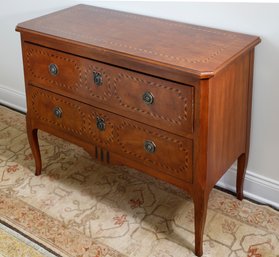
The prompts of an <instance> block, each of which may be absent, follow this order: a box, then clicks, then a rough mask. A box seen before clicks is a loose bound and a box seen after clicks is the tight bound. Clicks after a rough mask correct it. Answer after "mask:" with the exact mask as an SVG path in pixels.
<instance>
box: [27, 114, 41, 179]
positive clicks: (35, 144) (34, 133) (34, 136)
mask: <svg viewBox="0 0 279 257" xmlns="http://www.w3.org/2000/svg"><path fill="white" fill-rule="evenodd" d="M26 129H27V136H28V141H29V145H30V148H31V151H32V154H33V156H34V159H35V165H36V171H35V175H36V176H39V175H41V172H42V160H41V154H40V148H39V141H38V129H35V128H32V126H31V122H30V120H29V119H28V117H26Z"/></svg>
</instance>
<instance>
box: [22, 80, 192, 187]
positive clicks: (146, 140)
mask: <svg viewBox="0 0 279 257" xmlns="http://www.w3.org/2000/svg"><path fill="white" fill-rule="evenodd" d="M27 95H28V115H29V117H31V119H33V120H34V121H35V122H36V121H39V123H40V124H41V125H45V126H48V127H51V128H52V129H55V130H57V131H59V132H65V133H67V134H70V135H72V136H74V137H78V138H81V139H82V140H85V141H86V142H90V143H92V145H96V146H100V147H102V148H104V149H106V150H108V151H109V152H114V153H117V154H120V155H122V156H123V157H125V158H128V159H132V160H134V161H137V162H140V163H142V164H144V165H146V166H148V167H151V168H153V169H154V170H155V171H158V172H164V173H167V174H168V175H171V176H173V177H175V178H178V179H181V180H183V181H186V182H191V181H192V140H190V139H187V138H184V137H181V136H177V135H174V134H171V133H168V132H165V131H163V130H160V129H156V128H153V127H151V126H148V125H145V124H142V123H140V122H136V121H133V120H130V119H127V118H124V117H122V116H118V115H116V114H113V113H110V112H107V111H104V110H101V109H98V108H95V107H92V106H90V105H87V104H84V103H81V102H78V101H75V100H72V99H69V98H67V97H63V96H61V95H58V94H55V93H51V92H49V91H47V90H43V89H39V88H37V87H33V86H28V94H27ZM41 129H43V128H41ZM60 135H61V133H60Z"/></svg>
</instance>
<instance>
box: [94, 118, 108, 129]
mask: <svg viewBox="0 0 279 257" xmlns="http://www.w3.org/2000/svg"><path fill="white" fill-rule="evenodd" d="M96 126H97V128H98V129H99V130H100V131H104V130H105V129H106V123H105V120H104V119H103V118H101V117H97V118H96Z"/></svg>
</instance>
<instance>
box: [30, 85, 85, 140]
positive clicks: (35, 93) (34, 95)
mask: <svg viewBox="0 0 279 257" xmlns="http://www.w3.org/2000/svg"><path fill="white" fill-rule="evenodd" d="M30 96H31V103H32V106H31V108H32V112H33V113H34V114H35V116H36V118H37V119H38V120H41V121H43V122H45V123H47V124H48V125H51V126H55V127H59V128H60V129H63V130H65V131H68V132H71V133H74V134H77V135H80V136H82V135H84V133H85V131H86V128H85V117H86V114H85V113H84V112H83V111H82V110H81V107H80V105H78V104H74V103H73V102H70V101H65V100H64V99H63V98H60V97H56V96H53V95H52V94H49V93H46V92H45V91H43V90H36V89H32V91H31V94H30ZM42 99H44V101H46V99H48V100H47V101H49V102H51V103H55V104H56V103H57V104H59V103H60V104H62V105H64V106H65V105H66V106H69V107H70V108H72V109H73V110H76V111H78V113H79V115H78V117H79V118H80V119H81V124H83V126H82V127H80V129H73V128H71V127H68V126H65V124H64V122H63V117H62V121H58V120H56V119H49V118H47V116H46V115H42V113H40V112H38V108H37V107H38V104H40V103H41V101H42ZM49 111H50V112H52V110H49ZM75 118H77V117H75Z"/></svg>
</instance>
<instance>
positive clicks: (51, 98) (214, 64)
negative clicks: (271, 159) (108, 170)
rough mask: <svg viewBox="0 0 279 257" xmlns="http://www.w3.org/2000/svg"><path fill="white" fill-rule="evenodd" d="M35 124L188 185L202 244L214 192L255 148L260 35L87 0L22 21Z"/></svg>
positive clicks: (105, 158)
mask: <svg viewBox="0 0 279 257" xmlns="http://www.w3.org/2000/svg"><path fill="white" fill-rule="evenodd" d="M17 31H19V32H20V33H21V40H22V52H23V62H24V74H25V87H26V97H27V115H26V123H27V133H28V139H29V143H30V146H31V149H32V152H33V155H34V157H35V162H36V175H40V174H41V170H42V164H41V156H40V150H39V143H38V138H37V131H38V129H40V130H44V131H47V132H49V133H51V134H54V135H56V136H59V137H61V138H64V139H66V140H69V141H70V142H72V143H75V144H78V145H80V146H82V147H83V148H84V149H85V150H87V151H88V152H89V153H90V154H91V155H92V156H93V158H96V159H98V160H99V161H101V162H104V163H107V164H110V163H111V164H119V165H127V166H129V167H133V168H136V169H138V170H141V171H143V172H145V173H147V174H150V175H152V176H155V177H157V178H159V179H161V180H164V181H167V182H169V183H171V184H174V185H176V186H177V187H179V188H181V189H183V190H185V191H187V192H188V193H189V194H190V195H191V196H192V198H193V201H194V206H195V208H194V210H195V253H196V255H197V256H202V238H203V230H204V224H205V219H206V211H207V202H208V196H209V193H210V191H211V189H212V188H213V186H214V185H215V183H216V182H217V181H218V180H219V179H220V178H221V176H222V175H223V174H224V173H225V172H226V170H227V169H228V168H229V167H230V166H231V165H232V163H233V162H234V161H235V160H238V171H237V197H238V198H239V199H242V198H243V193H242V191H243V180H244V175H245V170H246V166H247V160H248V153H249V130H250V119H251V98H252V78H253V57H254V47H255V46H256V45H257V44H258V43H259V42H260V39H259V38H258V37H255V36H250V35H244V34H239V33H232V32H228V31H222V30H217V29H211V28H206V27H201V26H195V25H189V24H183V23H178V22H172V21H167V20H161V19H155V18H150V17H145V16H140V15H134V14H129V13H123V12H117V11H112V10H108V9H102V8H97V7H92V6H86V5H77V6H74V7H71V8H68V9H65V10H62V11H59V12H56V13H53V14H49V15H46V16H43V17H39V18H37V19H34V20H31V21H27V22H24V23H21V24H19V25H18V26H17Z"/></svg>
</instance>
